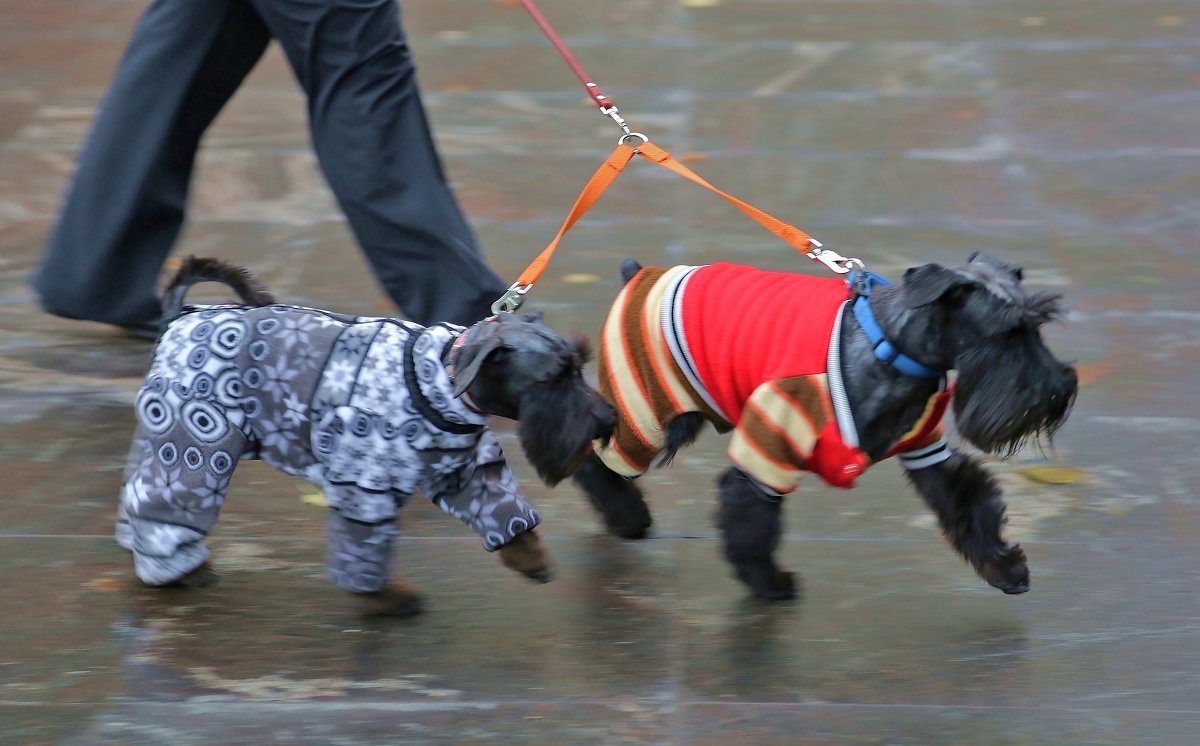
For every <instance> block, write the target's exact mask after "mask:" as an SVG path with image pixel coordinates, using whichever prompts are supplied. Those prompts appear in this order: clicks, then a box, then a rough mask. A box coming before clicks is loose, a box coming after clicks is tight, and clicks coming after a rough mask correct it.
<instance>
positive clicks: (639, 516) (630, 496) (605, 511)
mask: <svg viewBox="0 0 1200 746" xmlns="http://www.w3.org/2000/svg"><path fill="white" fill-rule="evenodd" d="M574 479H575V484H577V485H579V487H580V489H582V490H583V491H584V492H585V493H587V496H588V499H589V500H591V502H592V506H593V507H595V508H596V510H597V511H599V512H600V515H601V517H603V518H604V525H605V526H606V527H607V528H608V530H609V532H610V533H612V534H615V535H616V536H620V537H621V538H622V539H642V538H645V536H646V532H647V531H648V530H649V529H650V525H651V524H652V523H653V522H654V521H653V519H652V518H651V517H650V508H648V507H646V501H645V500H644V499H643V498H642V490H641V488H640V487H638V486H637V484H636V483H634V482H633V480H630V479H626V478H624V477H622V476H621V475H620V474H617V473H616V472H614V471H612V470H611V469H609V468H608V467H607V466H605V465H604V462H603V461H601V460H600V457H599V456H597V455H596V454H594V453H592V454H588V457H587V458H586V459H585V460H584V462H583V465H582V466H581V467H580V468H579V471H577V472H575V477H574Z"/></svg>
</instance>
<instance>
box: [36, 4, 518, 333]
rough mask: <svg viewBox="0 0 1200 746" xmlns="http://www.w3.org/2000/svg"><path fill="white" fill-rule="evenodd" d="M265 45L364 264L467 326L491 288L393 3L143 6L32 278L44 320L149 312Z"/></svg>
mask: <svg viewBox="0 0 1200 746" xmlns="http://www.w3.org/2000/svg"><path fill="white" fill-rule="evenodd" d="M272 38H274V39H276V40H278V41H279V43H280V44H281V45H282V47H283V51H284V53H285V54H286V55H287V58H288V61H289V63H290V64H291V66H292V69H293V70H294V71H295V74H296V77H297V78H298V80H299V82H300V85H301V86H302V87H303V89H304V92H305V94H306V95H307V97H308V114H309V124H310V128H311V132H312V142H313V147H314V149H315V151H316V154H317V159H318V161H319V163H320V167H321V170H322V171H323V173H324V174H325V178H326V180H327V181H328V182H329V186H330V187H331V189H332V190H333V193H334V195H335V196H336V197H337V200H338V203H339V205H340V206H341V208H342V210H343V211H344V212H345V214H346V217H347V219H348V221H349V223H350V227H351V229H352V230H353V232H354V235H355V237H356V238H357V240H358V242H359V244H360V245H361V247H362V250H363V252H364V253H365V255H366V257H367V260H368V261H369V262H370V264H371V267H372V268H373V269H374V272H375V274H376V276H377V277H378V279H379V282H380V283H381V284H382V286H383V288H384V289H385V290H386V292H387V293H388V294H389V295H390V296H391V298H392V300H394V301H395V302H396V304H397V305H398V306H399V307H400V309H401V310H402V311H403V312H404V313H405V314H406V315H407V316H408V317H409V318H411V319H413V320H414V321H417V322H418V323H421V324H424V325H428V324H430V323H433V322H437V321H450V322H453V323H457V324H464V325H466V324H471V323H473V322H475V321H478V320H479V319H481V318H483V317H484V316H486V315H487V314H488V313H489V312H490V311H489V309H490V304H491V302H492V301H494V300H495V299H496V298H497V297H498V296H499V295H500V294H501V293H502V292H503V291H504V289H505V287H506V284H505V283H503V282H502V281H501V280H500V279H499V278H498V277H497V276H496V274H495V273H494V272H492V270H491V269H489V268H488V266H487V265H486V264H485V263H484V261H483V258H482V256H481V254H480V251H479V249H478V247H477V245H476V242H475V238H474V236H473V234H472V232H471V229H470V227H469V226H468V225H467V222H466V220H465V219H464V217H463V215H462V213H461V212H460V211H459V208H458V205H457V203H456V202H455V199H454V195H453V194H452V192H451V190H450V187H449V185H448V184H447V182H446V177H445V175H444V174H443V172H442V166H441V163H440V162H439V160H438V155H437V152H436V150H435V148H434V144H433V140H432V137H431V136H430V133H429V127H428V125H427V122H426V119H425V111H424V108H423V106H422V103H421V99H420V94H419V91H418V88H417V80H416V76H415V72H414V68H413V61H412V57H411V54H410V52H409V49H408V46H407V44H406V42H405V38H404V35H403V31H402V30H401V27H400V13H399V8H398V7H397V5H396V3H395V1H394V0H353V1H351V0H202V1H200V0H154V2H152V3H151V4H150V6H149V7H148V8H147V10H146V12H145V13H144V14H143V16H142V18H141V19H140V20H139V22H138V24H137V27H136V28H135V30H134V32H133V37H132V38H131V40H130V42H129V46H128V48H127V49H126V51H125V55H124V57H123V59H122V60H121V62H120V65H119V66H118V68H117V72H116V76H115V78H114V80H113V82H112V85H111V87H110V89H109V91H108V94H107V95H106V97H105V99H104V102H103V104H102V105H101V107H100V110H99V112H98V116H97V118H96V121H95V123H94V125H93V128H92V131H91V133H90V135H89V137H88V140H87V142H86V144H85V146H84V149H83V152H82V154H81V155H80V158H79V163H78V168H77V171H76V173H75V176H74V178H73V180H72V183H71V186H70V188H69V189H68V192H67V197H66V200H65V203H64V205H63V208H62V211H61V214H60V216H59V220H58V222H57V224H56V226H55V228H54V230H53V232H52V234H51V236H50V239H49V242H48V243H47V246H46V248H45V252H44V255H43V258H42V263H41V266H40V267H39V269H38V271H37V273H36V275H35V277H34V280H33V285H34V289H35V291H36V292H37V293H38V295H39V296H40V298H41V301H42V304H43V306H44V307H45V308H46V309H47V310H49V311H51V312H53V313H57V314H59V315H63V316H70V317H75V318H82V319H89V320H94V321H103V322H107V323H113V324H137V323H142V322H147V321H153V320H156V319H158V317H159V314H160V309H159V302H158V300H157V298H156V297H155V283H156V281H157V279H158V276H159V273H160V271H161V269H162V265H163V262H164V261H165V259H166V257H167V255H168V254H169V253H170V251H171V248H172V246H173V245H174V243H175V240H176V238H177V237H178V235H179V231H180V229H181V227H182V224H183V219H184V211H185V207H186V202H187V191H188V184H189V181H190V179H191V174H192V167H193V164H194V162H195V157H196V150H197V147H198V146H199V143H200V138H201V136H202V135H203V134H204V131H205V130H206V129H207V128H208V126H209V124H211V123H212V121H213V119H214V118H215V117H216V115H217V113H218V112H219V111H220V110H221V108H222V107H223V106H224V105H225V103H226V102H227V101H228V100H229V99H230V97H231V96H233V94H234V92H235V91H236V90H237V88H238V86H239V85H240V84H241V82H242V80H243V79H244V78H245V77H246V75H247V74H248V73H249V72H250V70H251V69H252V68H253V67H254V65H255V63H257V62H258V60H259V58H260V57H261V56H262V54H263V52H264V50H265V49H266V47H267V44H268V43H269V41H270V40H271V39H272Z"/></svg>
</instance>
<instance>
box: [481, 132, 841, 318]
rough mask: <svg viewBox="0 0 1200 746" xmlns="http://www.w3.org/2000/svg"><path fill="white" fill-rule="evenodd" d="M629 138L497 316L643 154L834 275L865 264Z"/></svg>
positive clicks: (496, 308)
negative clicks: (822, 265)
mask: <svg viewBox="0 0 1200 746" xmlns="http://www.w3.org/2000/svg"><path fill="white" fill-rule="evenodd" d="M632 136H633V137H642V138H644V137H645V136H644V135H639V134H637V133H634V134H633V135H632ZM628 137H630V135H626V136H625V137H622V138H621V140H620V142H619V143H618V145H617V147H616V149H615V150H613V152H612V154H610V155H609V156H608V158H607V159H606V160H605V161H604V165H602V166H600V168H599V170H597V171H596V173H594V174H592V178H591V179H589V180H588V183H587V184H586V185H585V186H584V187H583V191H582V192H580V194H579V198H578V199H576V200H575V204H574V205H573V206H572V207H571V211H570V212H569V213H568V214H567V219H566V220H564V221H563V224H562V227H561V228H559V229H558V234H557V235H555V236H554V239H553V240H552V241H551V242H550V244H549V245H548V246H546V248H545V249H543V250H542V253H540V254H538V255H537V256H536V257H535V258H534V260H533V261H532V262H530V263H529V266H528V267H526V268H525V271H524V272H522V273H521V276H520V277H518V278H517V281H516V282H514V283H513V284H512V286H511V287H509V289H508V290H506V291H505V293H504V295H502V296H500V298H499V299H498V300H497V301H496V302H495V303H494V304H492V312H493V313H501V312H507V313H512V312H514V311H516V310H517V309H518V308H520V307H521V303H522V302H523V298H522V296H524V295H525V294H526V293H528V292H529V291H530V289H531V288H533V286H534V284H536V283H537V281H538V280H540V279H541V277H542V275H543V274H544V273H545V272H546V268H547V267H548V266H549V264H550V259H551V258H552V257H553V256H554V252H555V250H557V249H558V245H559V243H560V242H561V241H562V239H563V236H565V235H567V231H569V230H571V227H572V226H574V225H575V223H576V222H577V221H578V220H579V218H581V217H583V215H584V213H586V212H587V211H588V210H589V209H591V207H592V205H594V204H596V200H598V199H600V195H602V194H604V192H605V190H607V189H608V187H609V186H611V185H612V183H613V182H614V181H616V178H617V177H618V176H620V175H621V172H622V171H624V170H625V167H626V166H627V165H629V161H630V160H632V158H633V156H634V155H641V156H642V157H643V158H645V159H647V160H649V161H650V162H651V163H654V164H656V165H658V166H662V167H663V168H665V169H667V170H668V171H671V172H672V173H675V174H678V175H679V176H682V177H683V178H685V179H687V180H688V181H691V182H694V183H696V184H699V185H700V186H702V187H704V188H705V189H707V190H709V191H710V192H712V193H713V194H716V195H718V196H720V197H722V198H724V199H726V200H728V201H729V203H730V204H732V205H733V206H734V207H736V208H738V209H739V210H741V211H742V212H743V213H745V214H746V215H747V216H749V217H750V219H752V220H754V221H755V222H756V223H758V224H759V225H761V226H762V227H764V228H766V229H767V230H768V231H770V232H771V233H773V234H774V235H776V236H778V237H779V238H780V239H781V240H783V241H784V242H785V243H787V244H788V245H789V246H791V247H792V248H794V249H796V250H797V251H799V252H800V253H802V254H804V255H805V256H807V257H808V258H809V259H812V260H813V261H816V262H820V263H821V264H824V265H825V266H826V267H828V268H829V269H831V270H833V271H834V272H837V273H838V274H845V273H847V272H849V271H850V270H851V269H852V268H853V267H854V266H855V265H861V264H862V263H861V262H859V261H858V260H857V259H847V258H846V257H843V256H841V255H840V254H838V253H837V252H834V251H830V250H829V249H825V248H822V247H821V244H820V243H819V242H818V241H817V240H816V239H814V238H813V237H812V236H810V235H808V234H807V233H805V232H804V231H802V230H800V229H799V228H797V227H795V226H793V225H789V224H787V223H785V222H783V221H782V220H779V219H778V218H775V217H773V216H771V215H768V214H767V213H765V212H763V211H762V210H760V209H758V208H757V207H754V206H753V205H750V204H748V203H746V202H743V201H742V200H740V199H738V198H737V197H734V196H733V195H731V194H728V193H726V192H723V191H721V190H720V189H717V188H716V187H715V186H713V185H712V184H710V183H709V182H708V181H706V180H705V179H704V178H703V177H701V176H700V175H699V174H697V173H696V172H695V171H692V170H691V169H690V168H688V167H687V166H685V165H683V164H682V163H680V162H679V161H677V160H675V159H674V158H673V157H672V156H671V154H670V153H668V152H667V151H665V150H663V149H662V148H660V147H658V146H657V145H655V144H654V143H652V142H650V141H649V140H645V141H644V142H642V143H641V144H639V145H638V146H637V147H636V148H634V147H633V146H631V145H627V144H626V143H625V140H626V139H627V138H628Z"/></svg>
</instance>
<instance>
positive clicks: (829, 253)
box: [805, 238, 867, 275]
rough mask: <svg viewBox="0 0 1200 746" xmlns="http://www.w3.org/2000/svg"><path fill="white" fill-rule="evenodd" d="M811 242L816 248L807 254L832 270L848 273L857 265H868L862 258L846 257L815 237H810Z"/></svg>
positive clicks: (861, 266)
mask: <svg viewBox="0 0 1200 746" xmlns="http://www.w3.org/2000/svg"><path fill="white" fill-rule="evenodd" d="M809 242H810V243H811V245H812V246H815V247H816V249H815V250H813V251H809V252H807V253H806V254H805V256H807V257H808V258H809V259H813V260H815V261H818V262H820V263H821V264H824V265H825V266H826V267H828V268H829V270H830V271H831V272H836V273H837V274H839V275H844V274H848V273H849V272H850V271H851V270H853V269H854V268H855V267H857V268H858V269H866V268H867V265H866V264H864V263H863V261H862V260H861V259H857V258H855V257H849V258H847V257H844V256H842V255H841V254H839V253H837V252H836V251H834V250H833V249H826V248H824V247H823V246H822V244H821V242H820V241H818V240H817V239H815V238H810V239H809Z"/></svg>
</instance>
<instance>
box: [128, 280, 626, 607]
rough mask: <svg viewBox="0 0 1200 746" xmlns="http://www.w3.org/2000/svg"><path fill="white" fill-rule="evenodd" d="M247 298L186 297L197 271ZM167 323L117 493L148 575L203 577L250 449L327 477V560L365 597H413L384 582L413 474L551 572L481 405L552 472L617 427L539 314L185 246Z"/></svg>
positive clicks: (461, 514) (555, 477)
mask: <svg viewBox="0 0 1200 746" xmlns="http://www.w3.org/2000/svg"><path fill="white" fill-rule="evenodd" d="M205 281H212V282H218V283H223V284H226V285H228V286H230V287H231V288H233V289H234V291H235V292H236V293H237V294H238V296H239V297H240V299H241V301H242V303H243V304H244V305H213V306H200V307H193V306H184V305H183V299H184V296H185V294H186V293H187V291H188V289H189V288H190V287H191V286H192V285H195V284H196V283H199V282H205ZM163 318H164V319H167V322H165V325H164V329H163V332H162V334H161V336H160V338H159V341H158V344H157V346H156V348H155V351H154V358H153V362H152V364H151V367H150V371H149V373H148V375H147V378H146V383H145V385H144V386H143V387H142V389H141V390H140V392H139V393H138V397H137V414H138V432H137V435H136V436H135V439H134V445H133V449H132V452H131V456H130V463H129V468H128V469H127V473H126V480H125V486H124V489H123V491H122V495H121V506H120V511H119V513H120V515H119V520H118V524H117V539H118V542H119V543H120V544H121V545H122V546H124V547H126V548H127V549H130V550H132V551H133V553H134V567H135V570H136V572H137V575H138V577H139V578H141V579H142V580H143V582H145V583H147V584H148V585H156V586H160V585H204V584H207V583H208V582H211V581H212V579H213V577H214V576H213V573H212V571H211V568H210V566H209V564H208V561H207V560H208V556H209V551H208V549H207V548H206V547H205V546H204V539H205V537H206V535H207V534H208V532H209V530H210V529H212V527H213V526H214V524H215V523H216V520H217V515H218V512H219V510H220V507H221V504H222V503H223V501H224V498H225V492H226V490H227V487H228V484H229V480H230V477H231V476H232V474H233V470H234V467H235V466H236V465H237V462H238V461H239V460H240V459H246V458H261V459H262V460H264V461H266V462H267V463H269V464H271V465H272V466H274V467H276V468H278V469H280V470H282V471H284V472H286V473H288V474H292V475H294V476H299V477H303V478H305V479H308V480H309V481H312V482H314V483H316V484H318V485H320V486H321V487H322V488H324V490H325V493H326V496H327V499H328V502H329V505H330V507H331V508H332V514H331V516H330V519H329V527H328V537H329V541H328V555H327V567H328V570H329V573H330V576H331V577H332V578H333V580H334V581H335V582H336V583H337V584H338V585H339V586H341V587H343V588H345V589H347V590H350V591H353V592H356V593H360V594H364V596H365V597H366V598H368V603H367V605H368V607H369V608H370V609H371V610H373V611H381V612H386V613H393V614H407V613H412V612H415V611H416V610H418V600H417V597H416V596H415V594H414V592H413V591H412V589H410V588H408V587H407V586H406V585H405V584H403V583H401V582H398V581H393V582H392V584H391V585H390V586H389V585H387V580H388V576H389V571H390V564H391V545H392V540H393V539H394V537H395V535H396V509H397V508H398V507H400V506H401V505H403V504H404V502H405V501H406V500H407V499H408V498H409V497H411V495H412V494H413V492H415V491H417V490H420V491H422V492H423V493H424V494H425V495H426V496H427V497H429V498H430V499H431V500H433V501H434V502H435V503H436V504H437V505H438V506H439V507H441V508H442V509H443V510H444V511H446V512H447V513H450V514H451V515H454V516H455V517H457V518H459V519H461V520H462V521H463V522H465V523H466V524H467V525H469V526H470V527H471V528H472V529H474V530H475V531H476V532H477V533H479V534H480V536H481V537H482V538H483V542H484V546H485V547H486V548H487V549H488V550H489V551H493V550H499V555H500V559H501V560H502V561H503V562H504V564H505V565H507V566H509V567H511V568H512V569H514V570H517V571H519V572H521V573H523V574H525V575H527V576H529V577H531V578H533V579H535V580H539V581H543V582H545V581H547V580H549V579H550V569H549V560H548V558H547V557H546V556H545V553H544V552H543V551H542V548H541V544H540V542H539V540H538V537H537V535H536V533H535V532H534V530H533V529H534V527H535V526H537V525H538V522H539V520H540V518H539V516H538V514H537V511H536V510H534V509H533V507H532V506H530V505H529V504H528V503H527V502H525V500H524V499H523V498H522V497H521V495H520V492H519V488H518V486H517V483H516V480H515V479H514V478H513V475H512V473H511V472H510V471H509V469H508V466H507V465H506V463H505V460H504V454H503V453H502V452H501V449H500V445H499V443H498V442H497V441H496V438H495V436H494V435H493V434H492V433H491V431H490V430H489V429H488V428H487V416H488V415H490V414H495V415H500V416H502V417H511V418H514V419H518V420H519V426H518V435H519V439H520V442H521V445H522V448H523V449H524V450H525V452H526V454H527V456H528V457H529V459H530V461H531V462H532V463H533V465H534V466H535V468H536V469H537V472H538V474H539V475H540V476H541V477H542V478H543V479H544V480H545V481H546V482H547V483H548V484H555V483H557V482H558V481H560V480H562V479H565V478H566V477H567V476H569V475H570V474H571V473H572V472H573V471H574V470H575V469H576V468H577V467H578V466H579V464H580V463H581V462H582V461H583V459H584V457H585V456H586V455H587V454H588V453H590V452H591V449H592V445H591V442H592V441H593V440H594V439H597V438H599V439H601V440H603V439H605V438H607V437H608V435H609V434H610V433H611V430H612V426H613V422H614V414H613V411H612V408H611V407H610V406H609V405H608V404H607V403H606V402H605V401H604V399H603V398H601V397H600V395H599V394H598V393H597V392H596V391H594V390H593V389H592V388H591V387H589V386H588V385H587V384H586V383H585V382H584V379H583V376H582V369H583V366H584V363H585V362H586V359H587V356H588V352H587V348H586V346H584V344H583V343H582V342H579V343H576V344H570V343H568V342H566V341H564V340H563V339H562V338H561V337H559V336H558V335H557V334H555V333H554V332H553V331H551V330H550V329H549V328H547V327H546V326H545V325H544V324H542V323H541V320H540V317H539V316H537V315H524V316H513V315H511V314H501V315H499V316H498V317H492V318H489V319H485V320H484V321H481V322H479V323H477V324H475V325H474V326H472V327H470V328H466V329H464V328H463V327H457V326H452V325H449V324H436V325H434V326H430V327H422V326H419V325H417V324H412V323H409V322H405V321H398V320H395V319H389V318H366V317H353V316H343V315H339V314H333V313H330V312H327V311H321V310H316V309H311V308H302V307H298V306H290V305H282V304H277V303H275V301H274V299H273V298H272V297H271V296H270V294H269V293H267V292H266V291H265V290H263V289H262V288H261V287H260V286H259V285H258V284H257V283H256V282H255V281H254V280H253V278H251V277H250V276H249V275H248V274H247V273H246V272H245V271H244V270H241V269H238V268H236V267H231V266H229V265H226V264H223V263H221V262H219V261H216V260H212V259H195V258H190V259H188V260H187V261H186V262H185V263H184V265H183V267H182V268H181V269H180V271H179V273H178V275H177V276H176V277H175V278H174V280H173V282H172V283H171V285H170V287H169V288H168V290H167V293H166V296H165V299H164V312H163Z"/></svg>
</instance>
